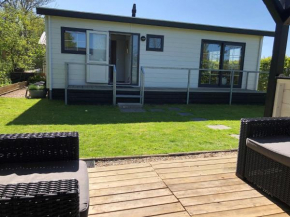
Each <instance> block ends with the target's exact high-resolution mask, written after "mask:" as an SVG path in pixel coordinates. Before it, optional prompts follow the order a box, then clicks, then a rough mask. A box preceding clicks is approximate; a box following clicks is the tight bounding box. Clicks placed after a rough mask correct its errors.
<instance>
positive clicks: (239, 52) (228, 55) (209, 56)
mask: <svg viewBox="0 0 290 217" xmlns="http://www.w3.org/2000/svg"><path fill="white" fill-rule="evenodd" d="M244 52H245V44H244V43H235V42H222V41H209V40H203V41H202V47H201V66H200V68H202V69H208V70H201V71H200V76H199V86H205V87H211V86H215V87H226V86H230V81H231V71H230V70H243V62H244ZM220 69H222V70H229V71H222V72H220V71H218V70H220ZM241 82H242V73H240V72H235V73H234V87H241Z"/></svg>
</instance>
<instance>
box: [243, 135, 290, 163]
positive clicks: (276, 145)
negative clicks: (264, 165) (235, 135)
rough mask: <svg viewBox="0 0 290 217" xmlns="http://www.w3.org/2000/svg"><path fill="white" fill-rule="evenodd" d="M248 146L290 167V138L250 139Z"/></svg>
mask: <svg viewBox="0 0 290 217" xmlns="http://www.w3.org/2000/svg"><path fill="white" fill-rule="evenodd" d="M247 146H248V147H249V148H251V149H252V150H254V151H256V152H258V153H260V154H262V155H264V156H266V157H268V158H271V159H272V160H274V161H277V162H279V163H281V164H284V165H286V166H288V167H290V137H289V136H277V137H263V138H248V139H247Z"/></svg>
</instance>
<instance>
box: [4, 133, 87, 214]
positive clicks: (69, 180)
mask: <svg viewBox="0 0 290 217" xmlns="http://www.w3.org/2000/svg"><path fill="white" fill-rule="evenodd" d="M86 191H87V192H86ZM88 200H89V199H88V178H87V168H86V165H85V162H82V161H79V138H78V133H76V132H72V133H36V134H2V135H0V217H18V216H19V217H20V216H33V217H43V216H53V217H56V216H59V217H64V216H73V217H77V216H81V217H84V216H87V215H88V207H89V201H88ZM84 201H85V202H84Z"/></svg>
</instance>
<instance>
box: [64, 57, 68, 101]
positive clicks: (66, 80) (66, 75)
mask: <svg viewBox="0 0 290 217" xmlns="http://www.w3.org/2000/svg"><path fill="white" fill-rule="evenodd" d="M65 65H66V73H65V89H64V92H65V93H64V101H65V105H67V88H68V82H69V80H68V79H69V77H68V76H69V63H66V64H65Z"/></svg>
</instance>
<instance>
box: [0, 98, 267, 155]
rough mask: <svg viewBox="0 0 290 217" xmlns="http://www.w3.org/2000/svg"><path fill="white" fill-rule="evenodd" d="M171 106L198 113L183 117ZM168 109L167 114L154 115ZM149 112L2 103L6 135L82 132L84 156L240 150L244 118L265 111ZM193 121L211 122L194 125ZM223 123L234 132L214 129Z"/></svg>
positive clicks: (0, 123)
mask: <svg viewBox="0 0 290 217" xmlns="http://www.w3.org/2000/svg"><path fill="white" fill-rule="evenodd" d="M168 107H179V108H181V109H182V111H183V112H190V113H192V114H193V116H192V117H189V116H185V117H182V116H179V115H178V114H177V112H176V111H169V110H168ZM150 108H163V109H164V110H165V112H150V110H149V109H150ZM145 109H146V110H147V112H146V113H121V112H120V111H119V109H118V108H117V107H113V106H85V105H81V106H73V105H70V106H65V105H64V103H63V102H62V101H49V100H46V99H42V100H34V99H30V100H27V99H12V98H0V111H1V113H0V132H1V133H24V132H55V131H78V132H79V134H80V155H81V157H105V156H106V157H108V156H124V155H145V154H165V153H173V152H192V151H204V150H226V149H233V148H237V146H238V140H237V139H235V138H232V137H231V136H230V134H239V125H240V119H241V118H242V117H260V116H262V115H263V107H262V106H238V105H233V106H228V105H189V106H186V105H170V106H169V105H161V106H157V105H156V106H145ZM193 117H201V118H206V119H208V121H205V122H193V121H190V119H191V118H193ZM214 124H223V125H226V126H229V127H231V129H230V130H212V129H209V128H208V127H207V125H214Z"/></svg>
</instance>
